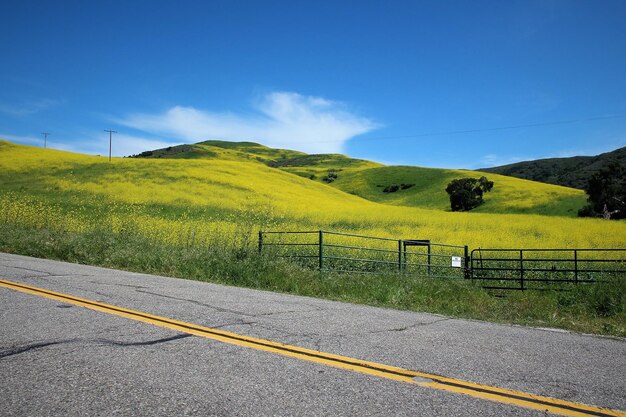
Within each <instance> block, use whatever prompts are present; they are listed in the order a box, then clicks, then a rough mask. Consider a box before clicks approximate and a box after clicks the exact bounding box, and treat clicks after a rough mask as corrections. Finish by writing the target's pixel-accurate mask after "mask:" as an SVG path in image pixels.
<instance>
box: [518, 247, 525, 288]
mask: <svg viewBox="0 0 626 417" xmlns="http://www.w3.org/2000/svg"><path fill="white" fill-rule="evenodd" d="M519 268H520V272H519V284H520V289H521V290H522V291H524V251H522V250H520V251H519Z"/></svg>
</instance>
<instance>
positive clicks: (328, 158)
mask: <svg viewBox="0 0 626 417" xmlns="http://www.w3.org/2000/svg"><path fill="white" fill-rule="evenodd" d="M143 156H144V157H148V158H176V159H180V158H187V159H198V158H206V159H217V160H231V161H239V162H258V163H262V164H265V165H267V166H270V167H273V168H278V169H280V170H283V171H286V172H289V173H292V174H296V175H299V176H301V177H304V178H308V179H312V180H314V181H317V182H320V183H324V184H326V183H328V184H329V185H330V186H332V187H334V188H338V189H340V190H342V191H345V192H346V193H349V194H354V195H357V196H360V197H363V198H365V199H367V200H370V201H375V202H379V203H383V204H389V205H396V206H409V207H420V208H428V209H436V210H444V211H449V207H450V204H449V199H448V194H447V193H446V192H445V188H446V186H447V184H448V183H449V182H450V181H451V180H453V179H455V178H465V177H478V176H479V175H482V174H477V173H476V172H473V171H462V170H447V169H434V168H421V167H408V166H389V167H386V166H383V165H381V164H378V163H376V162H371V161H365V160H362V159H354V158H349V157H347V156H345V155H340V154H323V155H308V154H305V153H302V152H296V151H289V150H283V149H272V148H268V147H266V146H263V145H259V144H256V143H251V142H224V141H206V142H200V143H197V144H193V145H180V146H174V147H171V148H166V149H158V150H155V151H150V152H145V153H144V155H143ZM329 173H332V174H331V175H332V176H333V177H334V176H336V179H335V178H331V179H332V181H331V182H328V177H329ZM489 179H490V180H492V181H494V182H495V187H494V189H493V191H492V192H491V193H489V194H487V195H486V196H485V204H484V205H483V206H481V207H479V208H478V209H476V210H474V211H475V212H483V213H527V214H542V215H558V216H569V217H575V216H576V213H577V212H578V209H580V208H582V207H583V206H584V205H585V200H586V197H585V194H584V193H583V192H582V191H580V190H574V189H571V188H566V187H557V186H553V185H547V184H541V183H537V182H531V181H523V180H519V179H516V178H511V177H507V176H500V175H495V174H491V175H490V176H489ZM394 184H395V185H397V186H398V187H399V188H401V186H402V184H404V185H405V186H406V189H399V190H398V191H396V192H384V190H385V188H386V187H388V186H392V185H394Z"/></svg>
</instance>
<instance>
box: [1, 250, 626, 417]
mask: <svg viewBox="0 0 626 417" xmlns="http://www.w3.org/2000/svg"><path fill="white" fill-rule="evenodd" d="M0 279H4V280H9V281H13V282H19V283H23V284H27V285H31V286H35V287H39V288H45V289H48V290H52V291H56V292H60V293H64V294H70V295H73V296H77V297H82V298H86V299H89V300H94V301H98V302H103V303H108V304H112V305H116V306H121V307H124V308H128V309H132V310H137V311H141V312H147V313H151V314H155V315H159V316H163V317H167V318H171V319H175V320H180V321H184V322H188V323H193V324H197V325H201V326H207V327H211V328H219V329H223V330H227V331H229V332H233V333H237V334H240V335H247V336H252V337H256V338H262V339H266V340H271V341H274V342H279V343H285V344H289V345H294V346H299V347H303V348H309V349H314V350H319V351H323V352H328V353H332V354H337V355H344V356H347V357H350V358H358V359H362V360H367V361H373V362H377V363H382V364H386V365H390V366H396V367H401V368H404V369H409V370H415V371H421V372H427V373H432V374H437V375H442V376H446V377H451V378H458V379H461V380H466V381H473V382H476V383H480V384H485V385H490V386H496V387H501V388H506V389H513V390H520V391H524V392H528V393H533V394H538V395H544V396H549V397H554V398H558V399H562V400H568V401H575V402H579V403H584V404H589V405H594V406H599V407H608V408H612V409H618V410H626V341H625V340H618V339H610V338H603V337H594V336H589V335H581V334H575V333H569V332H563V331H548V330H542V329H534V328H526V327H520V326H508V325H498V324H491V323H484V322H479V321H468V320H457V319H449V318H446V317H442V316H437V315H432V314H423V313H412V312H403V311H395V310H388V309H381V308H373V307H367V306H359V305H353V304H347V303H338V302H331V301H324V300H318V299H312V298H306V297H296V296H290V295H283V294H275V293H270V292H264V291H256V290H249V289H242V288H234V287H226V286H220V285H214V284H207V283H201V282H193V281H186V280H181V279H173V278H164V277H158V276H152V275H144V274H136V273H129V272H121V271H115V270H109V269H103V268H96V267H90V266H84V265H74V264H68V263H63V262H56V261H48V260H41V259H34V258H28V257H22V256H16V255H8V254H0ZM0 323H1V324H0V381H1V382H0V399H1V401H0V402H1V406H0V415H2V416H14V415H15V416H18V415H19V416H29V415H32V416H34V415H37V416H44V415H61V414H62V415H150V416H160V415H163V416H172V415H202V416H207V415H220V416H222V415H224V416H228V415H255V416H257V415H424V416H461V415H462V416H469V415H484V416H491V415H493V416H496V415H497V416H503V415H514V416H518V415H520V416H524V415H544V414H543V413H542V412H540V411H535V410H530V409H527V408H522V407H518V406H515V405H511V404H503V403H498V402H493V401H488V400H485V399H481V398H475V397H472V396H467V395H461V394H457V393H451V392H446V391H441V390H437V389H430V388H425V387H422V386H418V385H412V384H407V383H403V382H398V381H393V380H388V379H385V378H379V377H376V376H372V375H366V374H362V373H358V372H352V371H349V370H346V369H339V368H335V367H332V366H326V365H323V364H319V363H311V362H307V361H303V360H299V359H296V358H292V357H287V356H283V355H279V354H273V353H269V352H264V351H260V350H256V349H250V348H246V347H242V346H237V345H232V344H228V343H222V342H219V341H215V340H210V339H207V338H204V337H198V336H191V335H189V334H186V333H183V332H178V331H174V330H171V329H167V328H163V327H158V326H154V325H151V324H148V323H143V322H139V321H135V320H130V319H128V318H124V317H119V316H116V315H112V314H107V313H104V312H99V311H94V310H90V309H87V308H84V307H80V306H76V305H73V304H71V303H64V302H60V301H57V300H52V299H49V298H45V297H41V296H37V295H31V294H26V293H23V292H20V291H15V290H12V289H7V288H4V287H0Z"/></svg>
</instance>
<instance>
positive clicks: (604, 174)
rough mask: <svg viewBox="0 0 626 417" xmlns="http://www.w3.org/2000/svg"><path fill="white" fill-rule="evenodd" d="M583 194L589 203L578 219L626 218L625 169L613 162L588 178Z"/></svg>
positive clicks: (580, 211) (579, 212) (579, 213)
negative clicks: (586, 196)
mask: <svg viewBox="0 0 626 417" xmlns="http://www.w3.org/2000/svg"><path fill="white" fill-rule="evenodd" d="M585 192H586V193H587V195H588V196H589V197H588V198H587V202H588V203H589V204H588V205H586V206H585V207H583V208H582V209H580V210H579V211H578V216H580V217H604V218H605V219H607V220H609V219H624V218H626V169H624V168H623V167H622V166H620V165H619V164H618V163H616V162H613V163H611V164H610V165H608V166H607V167H606V168H604V169H602V170H600V171H598V172H596V173H595V174H593V175H592V176H591V178H589V181H588V182H587V186H586V187H585Z"/></svg>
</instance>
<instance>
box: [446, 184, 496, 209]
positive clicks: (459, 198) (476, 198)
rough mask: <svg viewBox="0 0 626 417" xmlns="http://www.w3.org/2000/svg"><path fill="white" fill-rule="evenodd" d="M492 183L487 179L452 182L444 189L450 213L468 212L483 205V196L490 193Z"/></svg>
mask: <svg viewBox="0 0 626 417" xmlns="http://www.w3.org/2000/svg"><path fill="white" fill-rule="evenodd" d="M492 188H493V181H489V180H488V179H487V177H480V178H479V179H476V178H461V179H457V180H452V182H451V183H450V184H448V186H447V187H446V192H447V193H448V194H449V195H450V207H451V208H452V211H469V210H471V209H473V208H476V207H478V206H480V205H481V204H482V203H483V194H484V193H486V192H489V191H491V189H492Z"/></svg>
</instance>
